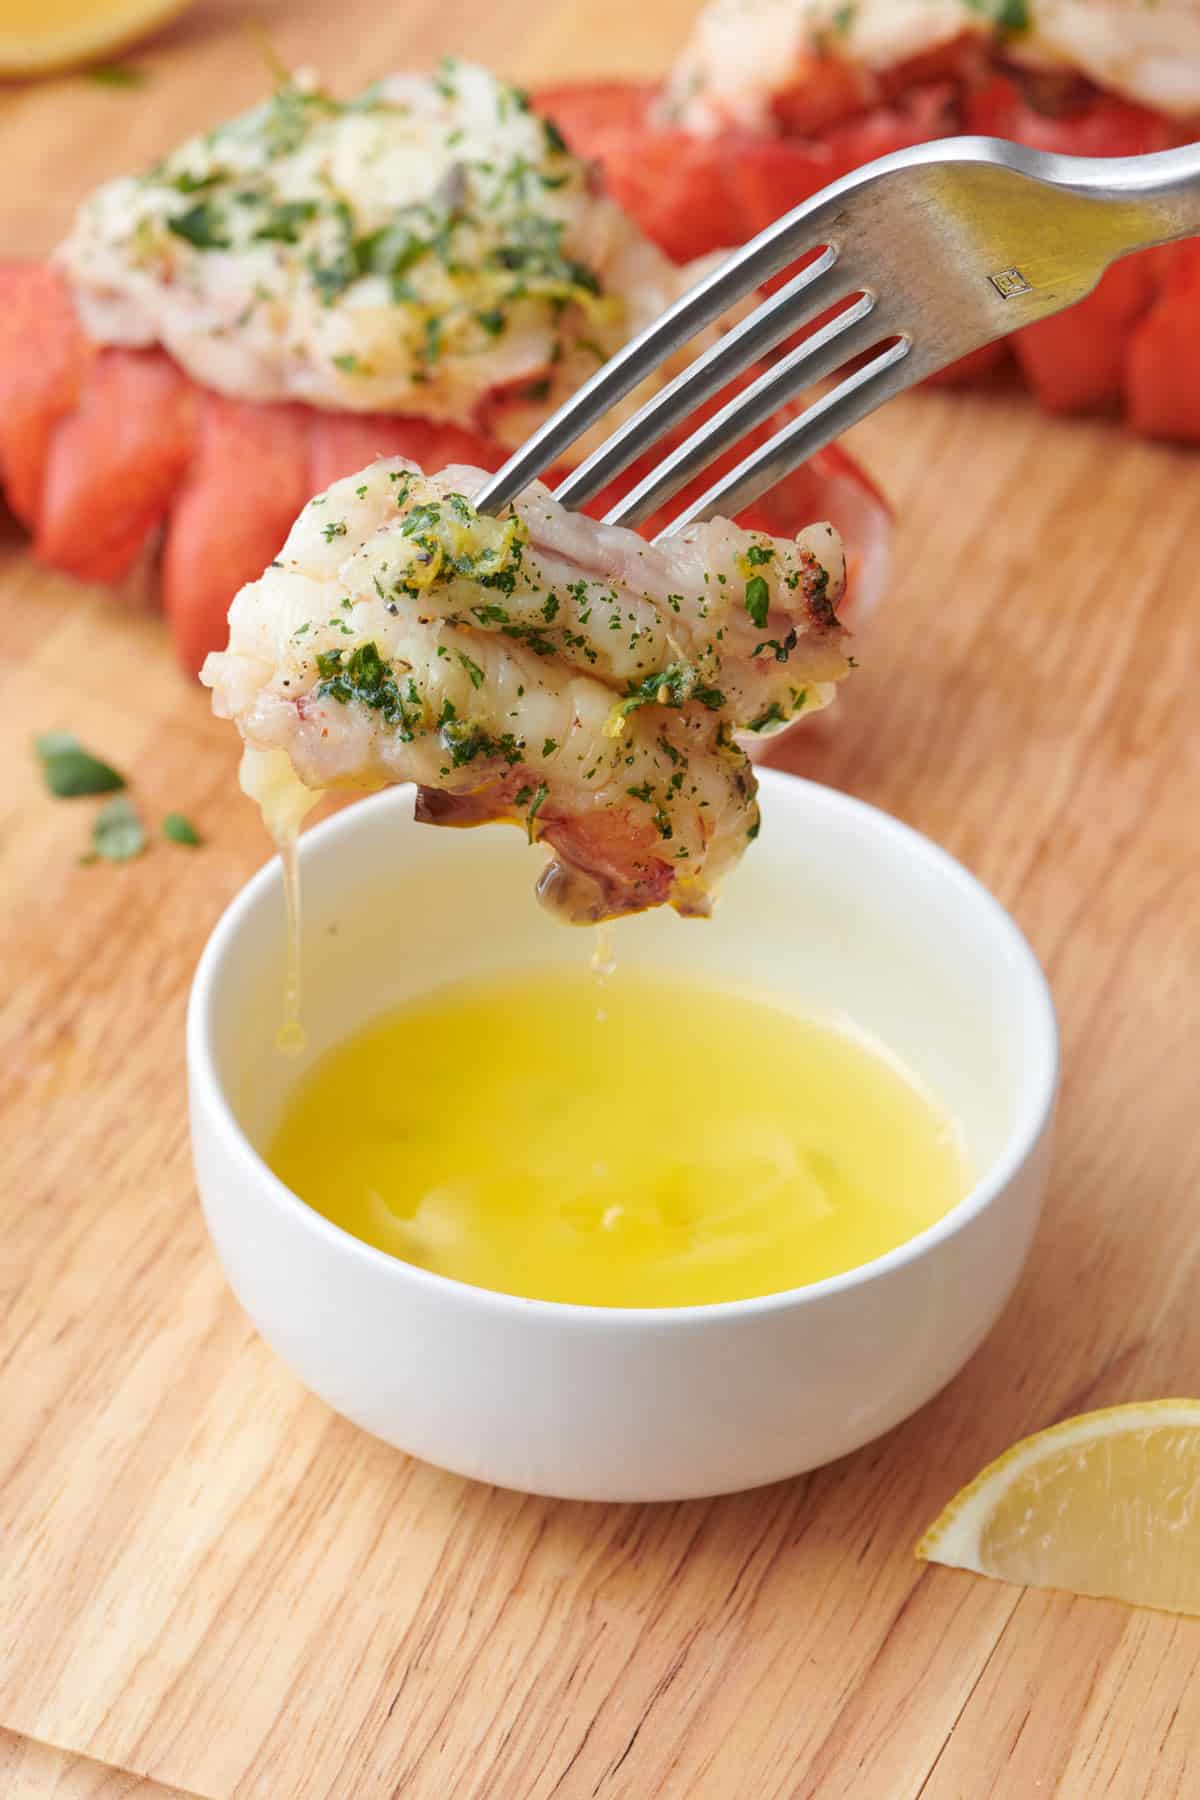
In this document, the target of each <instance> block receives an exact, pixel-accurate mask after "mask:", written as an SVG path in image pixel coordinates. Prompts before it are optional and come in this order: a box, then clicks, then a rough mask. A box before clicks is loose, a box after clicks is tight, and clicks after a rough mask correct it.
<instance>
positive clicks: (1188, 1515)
mask: <svg viewBox="0 0 1200 1800" xmlns="http://www.w3.org/2000/svg"><path fill="white" fill-rule="evenodd" d="M917 1555H918V1557H920V1558H921V1559H922V1561H924V1562H936V1563H945V1564H947V1565H948V1566H949V1567H951V1568H955V1569H972V1570H974V1572H975V1573H976V1574H977V1575H992V1576H995V1577H996V1578H997V1579H998V1580H1000V1581H1013V1582H1021V1583H1022V1584H1025V1585H1028V1586H1030V1587H1049V1588H1062V1589H1065V1591H1066V1592H1067V1593H1071V1594H1096V1595H1099V1596H1101V1597H1103V1598H1106V1599H1110V1600H1125V1601H1127V1602H1128V1603H1129V1604H1130V1605H1131V1606H1152V1607H1157V1608H1158V1609H1159V1610H1161V1611H1163V1612H1175V1613H1191V1614H1196V1615H1200V1400H1153V1401H1148V1402H1139V1403H1136V1404H1134V1405H1130V1406H1110V1407H1107V1408H1106V1409H1105V1410H1104V1411H1102V1412H1093V1413H1083V1414H1081V1415H1080V1417H1078V1418H1075V1419H1065V1420H1064V1421H1063V1422H1062V1423H1061V1424H1059V1425H1052V1426H1051V1427H1050V1428H1049V1430H1047V1431H1039V1432H1038V1433H1037V1435H1036V1436H1035V1437H1029V1438H1025V1439H1024V1440H1023V1441H1022V1442H1021V1443H1019V1444H1016V1445H1014V1446H1013V1448H1012V1449H1011V1450H1009V1451H1007V1452H1006V1453H1005V1455H1003V1456H1002V1457H1000V1458H999V1459H998V1460H997V1461H996V1462H994V1463H992V1464H990V1465H989V1467H988V1468H986V1469H985V1470H984V1471H983V1473H982V1475H978V1476H977V1477H976V1478H975V1480H974V1481H973V1482H971V1484H970V1486H969V1487H965V1488H964V1489H963V1490H962V1492H961V1493H960V1494H957V1495H956V1496H955V1498H954V1499H953V1500H952V1501H951V1502H950V1504H949V1506H947V1508H946V1510H945V1511H944V1512H943V1513H942V1515H941V1517H940V1518H939V1519H938V1520H937V1521H936V1523H935V1524H934V1525H933V1526H931V1528H930V1529H929V1530H928V1531H927V1532H926V1533H925V1536H924V1537H923V1538H922V1539H921V1542H920V1543H919V1544H918V1545H917Z"/></svg>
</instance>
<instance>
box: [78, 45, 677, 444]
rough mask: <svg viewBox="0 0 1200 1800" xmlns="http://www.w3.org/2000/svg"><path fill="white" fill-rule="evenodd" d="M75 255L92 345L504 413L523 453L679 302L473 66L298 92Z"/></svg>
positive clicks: (352, 396) (102, 201)
mask: <svg viewBox="0 0 1200 1800" xmlns="http://www.w3.org/2000/svg"><path fill="white" fill-rule="evenodd" d="M59 254H60V260H61V261H62V263H63V264H64V266H65V268H66V270H67V272H68V275H69V277H70V279H71V282H72V285H73V287H74V290H75V293H76V298H77V303H78V305H79V308H80V311H81V315H82V317H83V321H84V324H85V326H86V328H87V329H88V331H89V333H90V334H91V335H92V336H93V337H94V338H97V339H98V340H100V341H107V342H116V343H126V344H147V343H155V342H157V343H161V344H163V345H165V346H166V347H167V348H168V349H169V350H170V351H171V352H172V353H173V354H174V355H175V356H176V357H177V358H178V360H179V361H180V362H181V363H182V364H183V365H184V367H185V368H187V369H188V370H189V372H191V373H192V374H194V375H195V376H196V377H197V378H198V379H200V380H202V381H204V382H206V383H207V384H209V385H210V386H213V387H216V388H219V389H221V390H223V391H226V392H231V393H235V394H238V395H242V396H244V397H247V398H253V399H284V398H299V399H304V400H308V401H311V402H314V403H316V404H318V405H324V406H330V407H338V408H350V409H354V410H361V411H374V410H386V411H392V412H412V413H418V414H421V415H424V416H426V417H430V418H437V419H449V420H454V421H456V422H458V423H461V424H463V425H475V424H479V423H480V422H481V420H480V408H481V406H482V404H483V403H484V402H485V401H490V402H491V410H492V411H495V410H496V402H497V397H502V398H503V399H504V400H507V401H511V402H513V403H515V410H516V411H517V412H518V413H522V417H521V421H520V425H519V426H518V425H517V424H516V423H515V422H514V430H513V432H512V433H511V435H512V436H513V437H515V436H518V435H519V432H520V430H521V429H524V428H526V427H527V425H528V423H529V419H528V411H529V409H530V408H534V409H539V410H540V411H542V412H545V411H546V410H548V409H550V408H551V407H552V406H553V405H554V404H556V403H557V401H558V399H560V398H561V397H563V396H564V395H565V394H566V393H567V392H568V391H570V390H571V389H572V388H573V387H575V386H577V385H578V384H579V382H580V381H581V380H583V379H584V378H585V377H586V376H587V375H589V374H591V373H592V372H593V371H594V370H595V368H596V367H597V364H598V363H599V362H600V361H602V360H604V359H605V358H606V357H607V356H608V355H610V354H611V353H612V351H613V350H614V349H616V348H617V347H618V346H619V345H620V344H621V343H622V342H623V341H624V340H625V338H626V337H627V336H628V335H629V334H630V332H631V331H633V330H635V329H637V328H638V327H639V326H640V325H641V324H642V323H643V322H645V320H646V319H648V318H649V317H651V316H653V314H654V313H655V312H656V311H658V310H660V309H661V308H662V306H664V305H665V304H666V303H667V302H668V301H669V300H670V299H671V298H673V297H674V294H675V292H676V291H677V290H678V285H679V276H678V273H677V272H676V271H675V270H674V269H673V268H672V267H671V265H670V264H669V263H668V262H667V261H666V259H665V258H664V257H662V256H661V254H660V253H659V252H658V251H657V250H655V249H654V247H653V246H652V245H650V244H649V243H647V242H646V241H645V240H644V239H642V238H641V237H640V235H639V234H638V233H637V232H636V230H635V228H634V227H633V226H632V224H630V222H629V221H628V220H627V219H626V218H625V217H624V215H623V214H622V213H621V212H620V211H619V209H618V208H616V207H615V206H614V205H613V204H612V203H611V202H609V201H607V200H605V199H604V198H603V197H601V196H599V195H598V194H596V193H595V192H594V191H593V188H592V184H591V180H590V176H589V172H588V169H587V167H586V166H585V165H584V164H583V163H581V162H580V161H579V160H578V159H577V158H575V157H572V156H570V155H569V154H568V153H567V151H566V148H565V146H564V144H563V141H562V139H561V138H560V137H559V135H558V132H557V131H556V129H555V127H554V126H553V125H552V124H551V123H550V122H549V121H547V120H544V119H542V118H540V117H538V116H537V115H536V114H534V113H532V112H531V111H530V110H529V106H528V103H527V101H526V99H525V98H524V96H523V95H522V94H521V93H520V92H518V90H517V89H515V88H512V87H509V86H507V85H505V84H504V83H503V82H500V81H498V80H497V79H495V78H494V77H493V76H492V75H490V74H489V73H488V72H487V71H486V70H484V69H481V68H478V67H476V66H474V65H472V64H469V63H459V62H454V61H447V62H445V63H444V64H443V65H442V67H441V69H440V71H439V72H438V73H437V74H436V75H433V76H391V77H389V78H387V79H386V80H383V81H381V82H378V83H377V84H375V85H374V86H373V87H370V88H368V89H367V90H366V91H365V92H364V93H362V94H360V95H359V96H358V97H357V98H356V99H353V100H349V101H339V100H336V99H334V98H333V97H332V96H330V95H329V94H327V93H326V92H324V91H323V90H322V89H321V88H320V87H318V86H317V85H316V84H315V82H313V81H312V80H310V79H308V78H306V77H304V76H303V75H300V76H297V77H296V78H295V79H294V80H293V81H291V82H290V83H289V84H288V85H286V86H284V87H281V88H280V89H279V90H278V91H277V92H276V93H275V94H274V95H273V96H272V98H271V99H269V100H268V101H266V102H265V104H263V105H261V106H259V107H257V108H255V109H254V110H253V111H252V112H249V113H246V114H244V115H243V116H241V117H240V118H236V119H233V120H231V121H230V122H229V123H227V124H224V125H221V126H218V127H217V128H216V129H215V130H213V131H210V132H207V133H206V134H204V135H203V136H201V137H195V138H191V139H189V140H188V141H187V142H186V143H184V144H183V145H181V146H180V147H179V148H178V149H177V150H175V151H173V152H172V153H171V154H170V155H169V156H167V157H165V158H164V159H163V160H162V161H161V162H160V163H158V164H156V165H155V166H154V167H153V168H151V169H149V170H148V171H147V172H146V173H145V174H143V175H140V176H134V177H129V178H124V179H121V180H118V181H113V182H109V183H108V184H107V185H106V186H104V187H102V188H101V189H99V191H98V192H97V193H96V194H95V195H94V196H93V197H92V198H91V199H90V200H89V201H88V202H87V203H86V204H85V206H84V207H83V208H82V210H81V212H80V214H79V217H78V219H77V222H76V225H75V228H74V230H73V232H72V234H71V236H70V237H69V239H68V240H67V242H66V243H65V244H64V246H63V247H62V250H61V251H60V253H59ZM522 409H524V410H523V412H522ZM499 410H501V411H503V410H504V408H503V406H501V407H500V408H499ZM484 422H485V423H487V424H488V425H493V424H494V423H495V421H494V419H493V418H492V416H491V412H489V416H488V418H487V420H486V421H484ZM498 435H503V433H499V434H498Z"/></svg>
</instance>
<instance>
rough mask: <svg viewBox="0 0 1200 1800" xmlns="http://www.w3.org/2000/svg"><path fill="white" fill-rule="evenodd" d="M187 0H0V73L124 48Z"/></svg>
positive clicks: (36, 69)
mask: <svg viewBox="0 0 1200 1800" xmlns="http://www.w3.org/2000/svg"><path fill="white" fill-rule="evenodd" d="M186 4H187V0H4V4H3V5H2V6H0V75H41V74H44V73H45V72H46V71H47V70H50V69H65V68H70V67H72V66H73V65H74V64H76V63H83V62H87V61H89V60H90V58H92V57H95V56H106V55H109V54H110V53H111V52H112V51H114V50H120V49H123V48H124V46H125V45H126V44H129V43H132V42H133V40H134V39H135V38H138V37H141V36H143V34H144V33H145V32H147V31H150V30H151V29H152V28H153V27H154V26H155V25H161V24H163V23H164V21H165V20H167V19H172V18H174V16H175V14H176V13H179V12H182V11H183V9H184V6H185V5H186Z"/></svg>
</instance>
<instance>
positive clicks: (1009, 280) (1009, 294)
mask: <svg viewBox="0 0 1200 1800" xmlns="http://www.w3.org/2000/svg"><path fill="white" fill-rule="evenodd" d="M988 280H989V281H990V282H991V284H992V286H993V287H994V288H995V290H996V292H997V293H998V294H999V296H1000V298H1001V299H1002V300H1015V299H1016V298H1017V295H1018V294H1032V292H1033V283H1032V282H1031V281H1026V279H1025V277H1024V276H1023V275H1022V273H1021V271H1020V269H1001V271H1000V273H999V274H998V275H989V276H988Z"/></svg>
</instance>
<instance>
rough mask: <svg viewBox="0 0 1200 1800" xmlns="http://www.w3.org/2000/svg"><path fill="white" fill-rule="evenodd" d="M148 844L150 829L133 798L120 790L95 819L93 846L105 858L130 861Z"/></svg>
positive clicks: (109, 860)
mask: <svg viewBox="0 0 1200 1800" xmlns="http://www.w3.org/2000/svg"><path fill="white" fill-rule="evenodd" d="M145 848H146V831H145V827H144V826H143V824H142V821H141V820H140V819H139V818H138V815H137V811H136V809H135V807H134V804H133V801H132V800H131V799H130V798H129V796H128V795H127V794H118V795H117V797H116V799H115V800H109V801H108V802H107V804H106V805H104V806H102V807H101V808H100V811H99V812H98V813H97V814H96V817H95V819H94V820H93V821H92V849H93V851H94V853H95V855H96V856H98V857H99V858H100V859H101V860H102V861H103V862H129V861H130V860H131V858H133V857H135V856H140V855H141V853H142V851H143V850H144V849H145Z"/></svg>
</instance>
